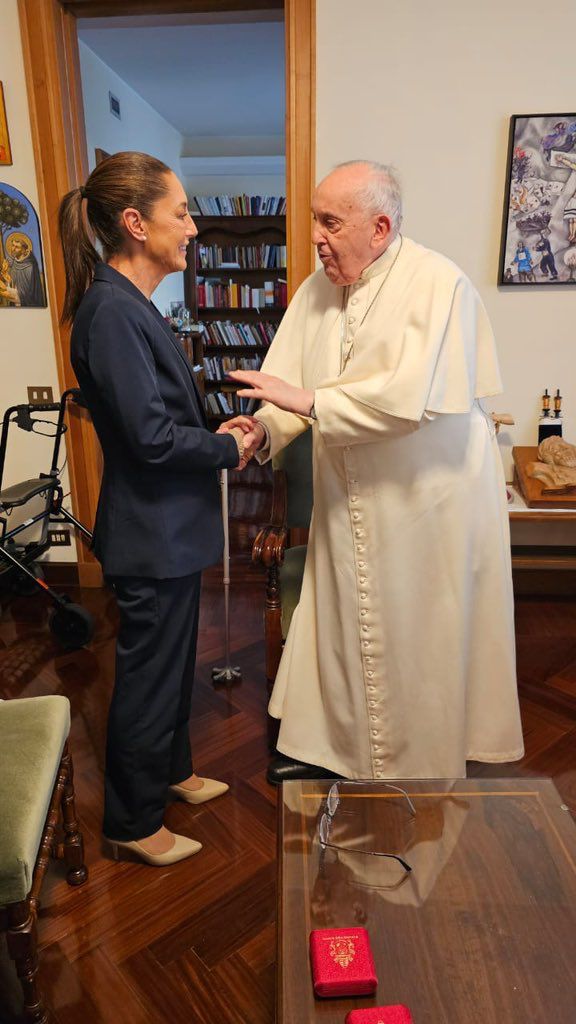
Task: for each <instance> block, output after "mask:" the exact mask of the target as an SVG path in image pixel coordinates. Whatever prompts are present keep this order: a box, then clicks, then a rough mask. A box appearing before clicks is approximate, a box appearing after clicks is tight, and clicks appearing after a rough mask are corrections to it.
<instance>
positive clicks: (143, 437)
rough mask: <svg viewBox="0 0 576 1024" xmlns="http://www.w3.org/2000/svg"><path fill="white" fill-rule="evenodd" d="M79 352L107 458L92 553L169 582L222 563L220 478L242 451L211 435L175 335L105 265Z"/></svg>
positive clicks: (128, 572)
mask: <svg viewBox="0 0 576 1024" xmlns="http://www.w3.org/2000/svg"><path fill="white" fill-rule="evenodd" d="M71 344H72V350H71V358H72V366H73V367H74V371H75V373H76V376H77V378H78V383H79V385H80V388H81V390H82V394H83V395H84V399H85V401H86V404H87V406H88V409H89V410H90V414H91V416H92V419H93V422H94V427H95V428H96V433H97V434H98V438H99V440H100V444H101V446H102V451H103V454H104V474H103V477H102V486H101V490H100V498H99V501H98V511H97V514H96V524H95V527H94V551H95V554H96V556H97V558H98V559H99V561H100V562H101V563H102V568H103V570H104V572H105V574H107V575H111V576H146V577H152V578H155V579H170V578H174V577H178V576H186V575H188V574H190V573H193V572H197V571H198V570H200V569H203V568H205V566H207V565H211V564H212V563H214V562H216V561H218V559H219V558H220V556H221V554H222V546H223V530H222V515H221V505H220V488H219V485H218V476H217V472H216V471H217V470H218V469H222V468H232V467H235V466H237V465H238V447H237V445H236V442H235V440H234V438H233V437H232V436H231V435H226V434H212V433H211V432H210V431H209V430H208V429H207V424H206V417H205V415H204V410H203V406H202V401H201V398H200V395H199V393H198V390H197V388H196V384H195V381H194V374H193V371H192V367H191V365H190V363H189V361H188V359H187V358H186V355H185V353H184V351H183V349H182V347H181V345H180V342H179V341H178V339H177V338H176V337H175V336H174V334H173V332H172V331H171V329H170V327H169V325H168V324H167V323H166V321H165V320H164V319H163V317H162V316H161V315H160V313H159V312H158V310H157V309H156V307H155V306H154V305H153V303H152V302H150V301H149V300H148V299H147V298H146V296H145V295H143V293H142V292H141V291H140V290H139V289H138V288H136V286H135V285H133V284H132V283H131V281H129V280H128V278H127V277H125V275H124V274H120V273H119V272H118V271H117V270H114V269H113V268H112V267H109V266H108V265H107V264H106V263H99V264H97V267H96V272H95V275H94V281H93V283H92V284H91V285H90V287H89V288H88V290H87V292H86V294H85V295H84V297H83V299H82V301H81V303H80V307H79V309H78V312H77V314H76V317H75V319H74V327H73V329H72V343H71Z"/></svg>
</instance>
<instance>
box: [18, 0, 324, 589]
mask: <svg viewBox="0 0 576 1024" xmlns="http://www.w3.org/2000/svg"><path fill="white" fill-rule="evenodd" d="M283 6H284V19H285V30H286V195H287V198H288V211H287V241H288V262H289V265H288V289H289V294H290V295H292V294H293V292H294V291H295V290H296V288H297V287H298V285H299V284H300V283H301V282H302V281H303V280H304V278H305V277H307V275H308V274H309V273H310V272H311V271H312V270H313V267H314V256H313V248H312V242H311V221H310V200H311V194H312V188H313V184H314V175H315V135H316V124H315V66H316V35H315V25H316V10H315V6H316V5H315V0H284V4H283ZM18 7H19V15H20V28H21V34H22V45H23V51H24V63H25V68H26V84H27V89H28V105H29V109H30V123H31V129H32V141H33V146H34V156H35V162H36V174H37V178H38V193H39V207H40V219H41V223H42V227H43V234H44V257H45V263H46V281H47V286H48V292H49V296H50V310H51V315H52V325H53V330H54V344H55V350H56V362H57V367H58V379H59V383H60V388H61V390H64V389H65V388H68V387H73V386H75V383H76V382H75V378H74V372H73V370H72V367H71V365H70V358H69V340H70V332H69V329H68V328H66V327H63V326H62V325H61V324H60V322H59V311H60V310H61V309H62V304H63V299H64V290H65V276H64V263H63V258H62V254H61V252H60V246H59V241H58V229H57V223H58V218H57V214H58V206H59V203H60V200H61V198H62V196H64V195H65V193H66V192H68V191H69V190H70V189H71V188H74V187H76V186H77V185H79V184H80V183H81V182H84V181H85V180H86V177H87V175H88V155H87V149H86V132H85V125H84V107H83V102H82V83H81V78H80V62H79V55H78V33H77V26H76V18H77V17H79V16H81V17H85V18H89V17H102V16H121V15H128V14H136V13H138V14H174V13H190V12H192V13H196V12H200V11H202V10H203V11H212V12H214V11H221V12H224V11H240V10H265V9H270V8H281V7H282V0H245V2H243V0H212V2H211V3H207V2H206V0H138V2H136V0H18ZM67 452H68V467H69V471H70V487H71V498H72V507H73V510H74V514H75V515H76V516H77V517H78V518H79V519H80V520H81V521H82V522H85V523H86V524H87V525H91V524H92V523H93V522H94V516H95V513H96V504H97V500H98V491H99V486H100V471H99V455H98V445H97V441H96V438H95V435H94V431H93V429H92V427H91V424H90V422H89V421H88V419H87V418H86V416H85V415H82V414H81V413H74V414H73V415H72V416H71V422H70V431H69V434H68V444H67ZM78 578H79V582H80V584H81V585H83V586H99V585H100V583H101V579H102V577H101V571H100V566H99V565H98V563H97V562H96V561H95V559H94V557H93V555H92V554H91V553H90V551H89V550H88V548H87V547H86V545H85V544H84V543H82V542H81V541H78Z"/></svg>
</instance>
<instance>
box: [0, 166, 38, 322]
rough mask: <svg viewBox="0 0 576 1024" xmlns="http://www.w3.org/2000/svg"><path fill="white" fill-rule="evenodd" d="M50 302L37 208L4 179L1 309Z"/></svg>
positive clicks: (0, 207)
mask: <svg viewBox="0 0 576 1024" xmlns="http://www.w3.org/2000/svg"><path fill="white" fill-rule="evenodd" d="M46 305H47V303H46V282H45V277H44V261H43V259H42V241H41V238H40V225H39V223H38V217H37V214H36V211H35V209H34V207H33V206H32V203H31V202H30V200H29V199H27V198H26V196H25V195H23V193H22V192H19V191H18V189H17V188H13V187H12V185H7V184H6V183H5V182H1V181H0V309H2V308H8V309H20V308H23V307H38V306H46Z"/></svg>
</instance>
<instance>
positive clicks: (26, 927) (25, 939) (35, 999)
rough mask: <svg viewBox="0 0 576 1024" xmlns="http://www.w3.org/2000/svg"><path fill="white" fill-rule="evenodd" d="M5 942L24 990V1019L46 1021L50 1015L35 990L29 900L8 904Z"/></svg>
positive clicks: (42, 1023)
mask: <svg viewBox="0 0 576 1024" xmlns="http://www.w3.org/2000/svg"><path fill="white" fill-rule="evenodd" d="M7 915H8V928H7V931H6V944H7V946H8V952H9V954H10V956H11V957H12V959H13V961H14V963H15V965H16V973H17V975H18V978H19V979H20V984H21V986H22V992H23V993H24V1018H25V1020H26V1021H27V1022H28V1024H48V1021H49V1017H48V1013H47V1011H46V1009H45V1007H44V1004H43V1002H42V999H41V997H40V992H39V990H38V982H37V977H36V975H37V973H38V952H37V949H38V947H37V939H36V917H35V915H34V913H33V912H32V910H31V907H30V903H29V901H28V900H23V901H22V902H20V903H11V904H10V905H9V906H8V907H7Z"/></svg>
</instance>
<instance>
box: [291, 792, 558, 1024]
mask: <svg viewBox="0 0 576 1024" xmlns="http://www.w3.org/2000/svg"><path fill="white" fill-rule="evenodd" d="M330 785H331V783H329V782H326V781H318V782H291V783H285V784H284V785H283V787H282V795H281V799H280V801H279V815H280V837H279V843H280V885H279V904H280V906H279V924H278V943H279V949H278V1024H309V1022H313V1021H322V1022H323V1024H332V1022H334V1024H336V1022H338V1024H344V1020H345V1017H346V1014H347V1012H348V1011H349V1010H351V1009H355V1008H360V1007H368V1006H382V1005H387V1004H390V1003H405V1004H406V1005H407V1006H409V1007H410V1009H411V1011H412V1015H413V1017H414V1021H415V1024H504V1022H505V1024H527V1022H530V1024H551V1022H552V1021H554V1024H574V1022H575V1021H576V964H575V956H574V947H575V944H576V825H575V824H574V822H573V820H572V817H571V815H570V813H569V811H568V809H567V808H566V807H565V806H564V805H563V804H562V800H561V798H560V796H559V795H558V792H557V790H556V789H555V787H554V785H553V783H552V782H550V781H549V780H546V781H543V780H533V779H487V780H481V779H467V780H456V781H452V780H440V781H438V780H428V781H423V782H420V781H407V782H402V781H398V782H397V781H396V780H395V782H394V785H398V786H400V787H403V788H404V789H405V790H406V791H407V792H408V793H409V794H410V796H411V798H412V801H413V804H414V807H415V810H416V814H415V815H413V814H412V813H411V811H410V808H409V806H408V803H407V801H406V799H405V797H403V796H402V794H400V793H398V792H395V791H394V790H392V789H388V788H386V786H385V785H383V784H381V783H377V784H373V785H362V783H348V784H346V785H342V784H340V785H339V792H340V796H341V800H340V803H339V805H338V807H337V809H336V812H335V814H334V817H333V820H332V826H331V831H330V841H331V842H332V843H335V844H337V845H339V846H343V847H345V849H339V850H333V849H330V850H329V849H326V850H322V849H321V848H320V845H319V841H318V821H319V817H320V816H321V814H322V813H323V809H324V807H325V798H326V794H327V793H328V790H329V788H330ZM355 846H356V847H357V848H362V849H372V850H380V851H381V852H389V853H398V854H401V855H402V857H403V858H404V859H405V860H406V861H407V862H408V863H409V864H410V865H411V867H412V871H411V873H410V874H405V873H404V872H403V870H402V869H401V868H400V867H399V866H398V864H397V862H396V861H393V860H385V859H384V858H381V857H373V856H367V855H363V854H361V853H358V852H355V850H354V847H355ZM349 927H365V928H367V929H368V932H369V935H370V941H371V944H372V951H373V953H374V958H375V962H376V971H377V974H378V979H379V982H378V990H377V992H376V995H375V996H374V997H367V998H363V999H328V1000H317V999H315V998H314V995H313V990H312V982H311V975H310V967H309V959H308V937H309V933H310V931H311V929H312V928H349Z"/></svg>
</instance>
